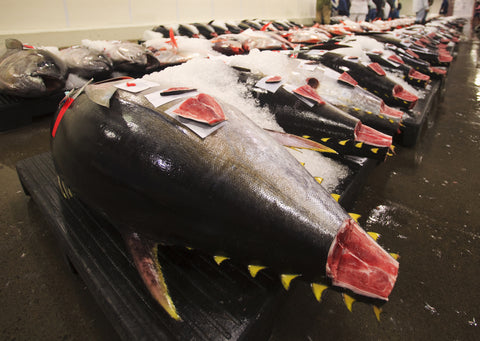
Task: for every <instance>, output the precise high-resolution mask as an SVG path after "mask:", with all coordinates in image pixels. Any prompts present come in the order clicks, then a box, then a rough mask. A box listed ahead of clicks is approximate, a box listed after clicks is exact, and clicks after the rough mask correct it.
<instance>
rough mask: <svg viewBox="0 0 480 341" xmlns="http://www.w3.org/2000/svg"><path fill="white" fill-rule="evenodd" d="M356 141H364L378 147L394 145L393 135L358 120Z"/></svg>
mask: <svg viewBox="0 0 480 341" xmlns="http://www.w3.org/2000/svg"><path fill="white" fill-rule="evenodd" d="M354 134H355V141H359V142H363V143H366V144H370V145H372V146H377V147H390V146H391V145H392V137H391V136H390V135H387V134H384V133H382V132H380V131H378V130H376V129H373V128H371V127H369V126H366V125H364V124H362V122H360V121H358V123H357V126H356V127H355V133H354Z"/></svg>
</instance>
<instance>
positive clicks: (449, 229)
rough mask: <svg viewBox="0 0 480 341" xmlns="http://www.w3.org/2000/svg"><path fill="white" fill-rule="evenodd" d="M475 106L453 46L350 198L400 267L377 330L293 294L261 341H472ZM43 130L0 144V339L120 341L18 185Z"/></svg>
mask: <svg viewBox="0 0 480 341" xmlns="http://www.w3.org/2000/svg"><path fill="white" fill-rule="evenodd" d="M479 100H480V49H479V42H478V41H468V42H462V43H461V44H460V48H459V53H458V57H457V60H456V61H455V62H454V64H453V65H452V67H451V70H450V73H449V76H448V80H447V82H446V85H445V93H444V98H443V100H442V101H439V102H438V103H437V105H436V106H435V108H434V110H432V112H431V113H430V116H429V122H428V125H429V127H428V128H429V129H428V130H427V131H426V132H425V133H424V135H423V136H422V138H421V140H420V141H419V143H418V144H417V146H415V148H401V147H399V148H397V155H396V156H394V157H392V158H389V159H388V160H387V162H385V163H384V164H382V165H380V166H378V167H377V168H376V169H375V170H374V172H373V173H372V174H371V175H370V177H369V181H368V183H367V185H366V187H365V189H364V190H363V191H362V192H361V193H360V196H359V198H358V201H357V204H356V205H355V210H354V211H355V213H359V214H362V218H361V219H360V223H361V225H362V226H363V227H364V228H365V229H366V230H369V231H376V232H379V233H381V234H382V238H381V239H380V240H379V243H380V244H382V245H383V246H384V247H386V248H387V249H388V250H389V251H391V252H398V253H399V254H400V256H401V259H400V275H399V279H398V282H397V285H396V287H395V289H394V291H393V293H392V295H391V298H390V301H389V302H388V303H386V304H385V305H384V306H383V307H382V309H383V312H382V314H381V319H380V322H379V321H377V320H376V318H375V315H374V314H373V312H372V307H371V306H370V305H368V304H366V303H361V302H357V303H355V304H354V305H353V312H349V311H348V310H347V309H346V308H345V306H344V305H343V303H342V299H341V296H340V294H339V293H337V292H335V291H327V292H326V293H325V294H324V297H323V301H322V303H318V302H316V301H315V300H314V299H313V296H312V295H311V293H310V291H309V289H308V288H307V287H306V286H304V285H301V284H298V285H293V286H292V290H291V292H290V293H289V294H288V295H287V299H286V303H285V306H284V308H283V309H282V310H281V311H279V312H278V316H277V320H276V322H275V324H274V328H273V331H272V337H271V340H319V339H324V340H331V339H337V340H338V339H341V340H343V339H356V340H372V339H379V340H387V339H388V340H401V339H406V340H407V339H410V340H411V339H436V340H474V339H477V340H478V339H480V326H479V325H478V324H479V322H480V294H479V290H478V282H479V280H480V266H479V265H480V223H479V221H480V213H479V211H478V207H479V203H480V180H479V179H480V177H479V176H478V174H479V171H478V170H479V169H480V153H479V151H480V104H479V103H480V102H479ZM50 119H51V118H49V117H46V118H42V119H39V120H36V121H35V122H34V123H33V124H31V125H29V126H26V127H22V128H18V129H15V130H12V131H8V132H3V133H0V146H1V147H0V194H1V195H0V238H1V243H0V306H1V307H2V313H1V314H0V330H1V333H0V339H2V340H47V339H48V340H114V339H118V335H116V333H115V331H114V330H113V328H112V327H111V325H110V322H109V321H108V320H107V319H106V318H105V316H104V315H103V313H102V311H101V309H100V307H99V306H98V305H97V304H96V302H95V301H94V300H93V298H92V296H91V295H90V293H89V292H88V290H87V289H86V287H85V285H84V284H83V283H82V281H81V279H80V278H79V277H78V276H77V275H75V274H74V273H72V272H71V271H70V268H69V266H68V264H67V262H66V261H65V259H64V256H63V254H62V252H61V251H60V249H59V247H58V245H57V243H56V241H55V238H54V235H53V234H52V232H51V231H50V229H49V226H47V224H46V222H45V221H44V220H43V218H42V216H41V214H40V212H39V210H38V209H37V207H36V206H35V204H34V203H33V202H32V201H31V200H30V199H29V198H28V197H26V196H25V195H24V194H23V191H22V188H21V185H20V183H19V181H18V178H17V174H16V171H15V164H16V162H18V161H19V160H22V159H24V158H27V157H29V156H33V155H36V154H38V153H41V152H44V151H48V150H49V134H48V132H49V126H50Z"/></svg>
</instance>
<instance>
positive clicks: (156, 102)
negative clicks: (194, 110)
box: [145, 89, 198, 108]
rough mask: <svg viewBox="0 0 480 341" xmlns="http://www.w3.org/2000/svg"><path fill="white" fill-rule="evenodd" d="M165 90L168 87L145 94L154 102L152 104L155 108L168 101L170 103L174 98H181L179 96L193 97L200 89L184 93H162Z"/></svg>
mask: <svg viewBox="0 0 480 341" xmlns="http://www.w3.org/2000/svg"><path fill="white" fill-rule="evenodd" d="M165 90H167V89H162V90H160V91H155V92H152V93H149V94H147V95H145V98H146V99H148V101H149V102H150V103H152V105H153V106H154V107H155V108H157V107H159V106H161V105H164V104H166V103H169V102H171V101H174V100H176V99H179V98H184V97H192V96H196V95H198V91H193V92H186V93H183V94H178V95H170V96H162V95H160V94H161V93H162V92H163V91H165Z"/></svg>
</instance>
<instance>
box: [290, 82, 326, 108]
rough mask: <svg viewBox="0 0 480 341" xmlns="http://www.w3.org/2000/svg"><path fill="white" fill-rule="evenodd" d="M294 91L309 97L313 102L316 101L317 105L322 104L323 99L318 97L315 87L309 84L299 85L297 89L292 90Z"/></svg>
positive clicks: (323, 102)
mask: <svg viewBox="0 0 480 341" xmlns="http://www.w3.org/2000/svg"><path fill="white" fill-rule="evenodd" d="M293 92H294V93H296V94H298V95H300V96H302V97H305V98H307V99H310V100H312V101H314V102H317V103H318V104H319V105H324V104H325V101H324V100H323V99H322V97H320V96H319V95H318V94H317V92H316V91H315V89H313V88H312V87H311V86H310V85H308V84H307V85H304V86H301V87H299V88H298V89H295V90H293Z"/></svg>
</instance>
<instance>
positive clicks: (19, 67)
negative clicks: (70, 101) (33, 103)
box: [0, 39, 67, 97]
mask: <svg viewBox="0 0 480 341" xmlns="http://www.w3.org/2000/svg"><path fill="white" fill-rule="evenodd" d="M5 45H6V46H7V51H6V52H5V53H4V54H3V55H2V56H0V92H3V93H7V94H10V95H14V96H20V97H40V96H44V95H49V94H52V93H55V92H59V91H62V90H63V88H64V86H65V81H66V78H67V67H66V65H65V63H64V62H63V61H62V60H61V59H60V58H59V57H57V56H55V55H54V54H53V53H51V52H49V51H46V50H41V49H25V48H23V47H22V43H21V42H20V41H18V40H16V39H7V40H6V42H5ZM9 47H10V48H9Z"/></svg>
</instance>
